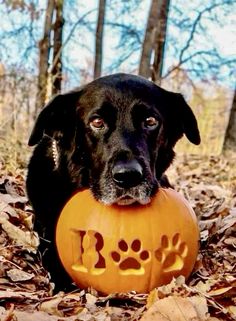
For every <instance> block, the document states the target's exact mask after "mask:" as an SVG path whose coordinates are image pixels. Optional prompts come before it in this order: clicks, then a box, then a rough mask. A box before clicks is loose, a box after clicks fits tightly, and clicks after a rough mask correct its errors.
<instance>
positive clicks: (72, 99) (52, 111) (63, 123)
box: [28, 90, 81, 146]
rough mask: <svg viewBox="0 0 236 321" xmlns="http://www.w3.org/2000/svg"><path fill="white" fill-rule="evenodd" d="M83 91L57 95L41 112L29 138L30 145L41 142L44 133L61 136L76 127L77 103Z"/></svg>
mask: <svg viewBox="0 0 236 321" xmlns="http://www.w3.org/2000/svg"><path fill="white" fill-rule="evenodd" d="M80 93H81V91H80V90H78V91H74V92H70V93H67V94H59V95H57V96H55V97H54V98H53V99H52V100H51V101H50V102H49V103H48V104H47V105H46V106H45V107H44V108H43V110H42V111H41V112H40V114H39V116H38V118H37V120H36V122H35V125H34V128H33V130H32V133H31V135H30V138H29V142H28V144H29V146H33V145H36V144H38V143H39V141H40V140H41V139H42V137H43V135H44V134H46V135H48V136H50V137H52V138H53V137H55V136H56V137H60V136H63V135H68V134H69V133H70V132H71V131H72V130H73V128H74V125H75V119H76V117H75V116H76V103H77V101H78V99H79V96H80Z"/></svg>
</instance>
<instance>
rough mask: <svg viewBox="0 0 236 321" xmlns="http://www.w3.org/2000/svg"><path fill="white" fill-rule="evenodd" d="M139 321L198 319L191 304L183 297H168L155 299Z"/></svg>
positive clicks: (184, 320) (186, 320)
mask: <svg viewBox="0 0 236 321" xmlns="http://www.w3.org/2000/svg"><path fill="white" fill-rule="evenodd" d="M141 321H200V319H199V318H198V315H197V312H196V310H195V308H194V306H193V304H192V303H191V302H190V301H189V300H188V299H185V298H181V297H171V296H170V297H168V298H164V299H161V300H158V301H156V302H155V303H154V304H153V305H152V306H151V307H150V308H149V309H148V310H147V311H146V312H145V313H144V314H143V317H142V318H141Z"/></svg>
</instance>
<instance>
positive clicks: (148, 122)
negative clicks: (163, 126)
mask: <svg viewBox="0 0 236 321" xmlns="http://www.w3.org/2000/svg"><path fill="white" fill-rule="evenodd" d="M158 124H159V122H158V120H157V119H156V118H155V117H152V116H150V117H147V118H146V119H145V122H144V126H145V127H147V128H149V129H155V128H156V127H157V126H158Z"/></svg>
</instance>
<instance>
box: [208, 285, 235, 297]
mask: <svg viewBox="0 0 236 321" xmlns="http://www.w3.org/2000/svg"><path fill="white" fill-rule="evenodd" d="M232 288H233V287H232V286H227V287H222V288H219V289H214V290H211V291H209V292H208V293H207V294H208V295H209V296H218V295H222V294H225V293H226V292H228V291H230V290H231V289H232Z"/></svg>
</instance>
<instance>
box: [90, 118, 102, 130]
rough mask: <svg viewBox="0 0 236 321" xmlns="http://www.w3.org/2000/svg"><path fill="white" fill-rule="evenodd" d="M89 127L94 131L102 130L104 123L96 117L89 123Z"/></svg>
mask: <svg viewBox="0 0 236 321" xmlns="http://www.w3.org/2000/svg"><path fill="white" fill-rule="evenodd" d="M90 127H92V128H94V129H103V128H105V122H104V120H103V119H102V118H100V117H97V118H94V119H93V120H92V121H91V122H90Z"/></svg>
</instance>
